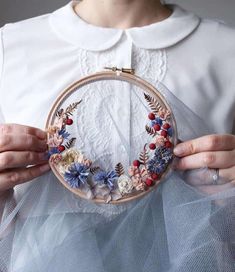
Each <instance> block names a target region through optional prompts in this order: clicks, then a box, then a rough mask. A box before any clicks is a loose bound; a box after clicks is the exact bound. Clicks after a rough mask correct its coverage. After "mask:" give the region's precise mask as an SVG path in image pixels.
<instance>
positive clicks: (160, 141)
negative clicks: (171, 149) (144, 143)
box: [154, 136, 165, 146]
mask: <svg viewBox="0 0 235 272" xmlns="http://www.w3.org/2000/svg"><path fill="white" fill-rule="evenodd" d="M154 143H155V144H156V145H157V146H164V145H165V137H163V136H157V137H156V138H155V139H154Z"/></svg>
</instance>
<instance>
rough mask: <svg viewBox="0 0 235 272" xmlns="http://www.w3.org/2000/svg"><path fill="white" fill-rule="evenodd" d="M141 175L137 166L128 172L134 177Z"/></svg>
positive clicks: (130, 168) (131, 167)
mask: <svg viewBox="0 0 235 272" xmlns="http://www.w3.org/2000/svg"><path fill="white" fill-rule="evenodd" d="M139 173H140V170H139V168H138V167H136V166H130V167H129V170H128V174H129V175H130V176H131V177H132V176H135V175H137V174H139Z"/></svg>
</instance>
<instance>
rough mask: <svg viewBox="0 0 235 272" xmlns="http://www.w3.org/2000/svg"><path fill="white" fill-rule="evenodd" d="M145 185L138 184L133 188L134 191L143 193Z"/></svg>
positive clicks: (142, 183)
mask: <svg viewBox="0 0 235 272" xmlns="http://www.w3.org/2000/svg"><path fill="white" fill-rule="evenodd" d="M145 187H146V186H145V183H144V182H141V183H139V184H138V185H137V186H136V187H135V189H136V190H137V191H144V190H145Z"/></svg>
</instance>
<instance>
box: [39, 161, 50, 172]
mask: <svg viewBox="0 0 235 272" xmlns="http://www.w3.org/2000/svg"><path fill="white" fill-rule="evenodd" d="M50 169H51V167H50V165H49V164H48V163H47V164H43V165H42V166H40V171H41V172H47V171H49V170H50Z"/></svg>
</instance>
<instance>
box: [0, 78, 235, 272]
mask: <svg viewBox="0 0 235 272" xmlns="http://www.w3.org/2000/svg"><path fill="white" fill-rule="evenodd" d="M157 87H158V89H160V91H161V92H162V93H164V95H165V97H166V98H167V100H168V102H169V103H170V104H171V106H172V108H173V111H174V114H175V117H176V120H177V124H178V130H179V139H180V140H182V141H184V140H187V139H191V138H195V137H198V136H201V135H204V134H208V133H212V132H213V131H211V130H210V129H208V128H207V127H206V126H205V124H204V122H203V120H201V119H199V118H198V117H197V116H196V115H195V114H194V113H193V112H191V111H190V109H188V108H187V107H186V105H184V104H183V103H182V102H181V101H179V100H178V99H177V98H176V97H174V96H173V95H172V94H171V93H170V92H169V91H168V90H167V89H166V88H165V87H164V86H162V85H161V84H160V83H159V84H158V86H157ZM220 183H221V184H220ZM219 184H220V185H212V176H211V170H209V169H199V170H195V171H188V172H185V173H180V172H177V171H173V172H171V174H170V175H169V176H168V177H167V178H166V180H165V181H164V182H163V183H162V184H161V185H160V186H159V187H158V188H157V189H156V190H155V191H153V192H151V193H150V194H148V195H147V196H145V197H144V198H141V199H138V200H136V201H133V202H130V203H126V204H120V205H111V204H103V205H100V204H99V205H98V204H94V203H92V202H89V201H86V200H82V199H80V198H79V197H76V196H75V195H73V194H72V193H70V192H69V191H68V190H66V189H65V188H64V187H63V186H62V185H61V184H60V183H59V182H58V181H57V180H56V178H55V177H54V175H53V173H49V174H47V175H44V176H43V177H41V178H38V179H36V180H34V181H33V182H31V183H28V184H24V185H21V186H18V187H17V188H15V193H14V195H12V196H9V198H8V199H7V201H6V203H5V209H4V214H3V219H2V222H1V225H0V237H1V240H0V271H2V272H6V271H10V272H21V271H22V272H32V271H33V272H42V271H43V272H45V271H48V272H49V271H50V272H64V271H71V272H72V271H81V272H85V271H89V272H90V271H95V272H105V271H112V272H115V271H117V272H119V271H135V272H138V271H146V272H151V271H153V272H156V271H159V272H166V271H167V272H170V271H174V272H176V271H179V272H186V271H187V272H193V271H195V272H201V271H203V272H204V271H207V272H210V271H213V272H215V271H234V270H235V262H234V253H235V251H234V246H233V245H234V241H235V230H234V223H235V215H234V211H235V209H234V208H235V189H234V188H233V187H232V185H231V184H230V183H229V182H227V181H221V182H220V181H219Z"/></svg>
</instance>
